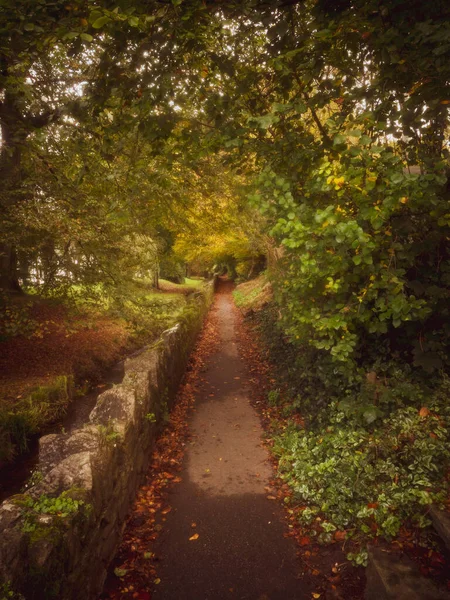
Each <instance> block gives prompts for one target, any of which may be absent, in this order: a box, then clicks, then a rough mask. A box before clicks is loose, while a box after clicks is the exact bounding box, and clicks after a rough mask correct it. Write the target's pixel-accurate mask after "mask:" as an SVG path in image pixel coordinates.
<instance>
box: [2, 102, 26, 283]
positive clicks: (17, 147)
mask: <svg viewBox="0 0 450 600" xmlns="http://www.w3.org/2000/svg"><path fill="white" fill-rule="evenodd" d="M19 106H20V101H19V100H18V98H17V96H16V95H15V94H13V93H10V92H8V91H7V92H5V97H4V100H3V102H2V103H1V111H0V126H1V136H2V141H1V150H0V181H1V187H0V209H1V212H2V214H3V217H4V222H5V223H8V224H9V225H10V227H11V225H12V230H14V208H15V206H16V205H17V204H18V203H19V201H20V185H21V180H22V174H21V159H22V146H23V144H24V143H25V141H26V138H27V133H26V130H25V128H24V124H23V122H22V117H21V113H20V108H19ZM0 233H1V235H2V237H3V239H4V240H6V241H3V242H1V243H0V287H1V288H2V289H3V290H5V291H8V292H17V291H20V285H19V277H18V272H17V254H16V249H15V248H14V244H13V243H12V241H11V238H12V237H13V236H12V235H11V233H12V232H11V231H4V230H3V231H1V230H0ZM8 238H9V240H8Z"/></svg>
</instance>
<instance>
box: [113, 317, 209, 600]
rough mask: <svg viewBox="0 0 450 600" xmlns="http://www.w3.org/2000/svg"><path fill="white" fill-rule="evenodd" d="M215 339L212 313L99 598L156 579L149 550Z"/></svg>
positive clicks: (130, 593) (146, 594) (136, 593)
mask: <svg viewBox="0 0 450 600" xmlns="http://www.w3.org/2000/svg"><path fill="white" fill-rule="evenodd" d="M217 343H218V334H217V326H216V316H215V314H214V311H210V313H209V315H208V318H207V320H206V322H205V325H204V327H203V331H202V333H201V335H200V337H199V340H198V342H197V345H196V348H195V350H194V352H193V353H192V355H191V358H190V361H189V365H188V367H187V373H186V376H185V379H184V382H183V384H182V385H181V387H180V389H179V391H178V394H177V397H176V400H175V403H174V408H173V410H172V411H171V413H170V420H169V423H168V425H167V427H166V429H165V430H164V431H163V433H162V435H161V436H160V438H159V439H158V441H157V443H156V450H155V452H154V453H153V456H152V459H151V463H150V468H149V471H148V474H147V476H146V481H145V483H144V484H143V485H142V486H141V487H140V488H139V491H138V494H137V498H136V500H135V503H134V505H133V508H132V510H131V514H130V516H129V519H128V522H127V526H126V529H125V534H124V537H123V541H122V544H121V546H120V548H119V551H118V553H117V555H116V557H115V559H114V561H113V564H112V565H111V567H110V569H109V574H108V578H107V581H106V585H105V591H104V593H103V595H102V597H103V598H114V599H117V600H118V599H120V600H125V599H128V598H138V599H143V598H150V597H151V589H152V587H153V586H154V585H159V583H160V579H159V577H158V573H157V567H158V561H159V557H158V556H156V554H155V553H154V552H153V548H154V545H153V543H154V542H155V540H156V539H157V538H158V536H159V535H160V533H161V531H162V530H163V528H164V523H165V521H166V515H167V514H168V513H169V512H170V511H171V507H170V505H169V504H168V495H169V490H170V487H171V486H172V485H174V484H176V483H179V482H180V481H181V478H180V476H179V473H180V472H181V468H182V461H183V456H184V451H185V446H186V442H187V441H188V439H189V430H188V425H187V418H188V415H189V411H190V409H191V407H192V406H193V404H194V398H195V392H196V385H197V384H198V383H199V382H200V380H201V376H200V373H201V372H202V370H203V369H204V365H205V358H206V356H208V355H209V354H210V353H212V352H213V351H214V349H215V347H216V345H217ZM191 527H192V528H193V529H195V527H196V524H195V523H191ZM198 538H199V534H198V533H193V535H192V536H191V537H190V538H189V539H190V540H191V541H192V542H195V541H196V540H197V539H198ZM118 569H119V571H118ZM117 572H119V573H123V576H122V577H118V576H117ZM115 573H116V574H115Z"/></svg>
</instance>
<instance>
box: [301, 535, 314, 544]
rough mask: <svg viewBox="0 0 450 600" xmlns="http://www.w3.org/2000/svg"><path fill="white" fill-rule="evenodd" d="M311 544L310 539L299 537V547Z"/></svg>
mask: <svg viewBox="0 0 450 600" xmlns="http://www.w3.org/2000/svg"><path fill="white" fill-rule="evenodd" d="M310 543H311V539H310V538H309V537H308V536H306V535H305V536H304V537H301V538H300V540H299V544H300V546H308V545H309V544H310Z"/></svg>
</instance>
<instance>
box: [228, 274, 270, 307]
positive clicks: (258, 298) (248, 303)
mask: <svg viewBox="0 0 450 600" xmlns="http://www.w3.org/2000/svg"><path fill="white" fill-rule="evenodd" d="M271 294H272V291H271V287H270V284H269V283H268V281H267V277H266V275H265V273H261V275H259V276H258V277H256V278H255V279H251V280H250V281H246V282H245V283H241V284H239V285H238V286H237V288H236V289H235V291H234V292H233V297H234V301H235V302H236V305H237V306H239V308H240V309H241V310H242V311H243V312H248V311H250V310H258V309H259V308H261V306H263V305H264V304H266V303H267V302H268V301H269V300H270V298H271Z"/></svg>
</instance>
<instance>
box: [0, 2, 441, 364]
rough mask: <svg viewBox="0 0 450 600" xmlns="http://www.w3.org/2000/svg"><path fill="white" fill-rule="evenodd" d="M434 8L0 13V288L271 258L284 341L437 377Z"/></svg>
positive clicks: (187, 6) (175, 6)
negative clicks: (404, 359)
mask: <svg viewBox="0 0 450 600" xmlns="http://www.w3.org/2000/svg"><path fill="white" fill-rule="evenodd" d="M449 11H450V9H449V7H448V3H447V2H445V1H443V0H437V1H436V2H434V3H433V4H432V5H429V6H428V5H427V6H426V7H425V6H424V5H423V3H422V2H420V1H419V0H412V1H411V2H408V3H405V2H404V1H403V0H386V1H384V2H381V3H380V2H378V1H377V2H375V1H369V2H366V1H362V0H354V1H350V0H342V1H339V2H334V1H333V2H331V1H329V0H319V1H316V2H313V1H308V0H305V1H301V2H297V1H280V2H278V3H272V2H271V3H267V2H262V1H259V2H258V1H248V2H239V3H238V2H223V3H216V2H203V1H197V0H172V2H158V1H153V2H152V1H142V2H139V1H131V0H130V1H128V0H127V1H123V2H119V3H117V4H116V3H114V4H110V3H108V2H100V3H99V2H96V3H94V2H89V1H80V2H74V3H67V2H60V1H54V0H52V1H50V0H42V1H40V2H38V3H36V2H34V1H33V2H32V1H31V0H21V1H20V2H14V3H13V2H10V1H8V0H4V1H3V2H2V12H1V15H0V19H1V22H0V31H1V40H2V41H1V48H0V64H1V78H0V94H1V96H0V98H1V103H0V122H1V131H2V146H1V157H0V172H1V178H2V187H1V198H0V201H1V205H2V212H3V222H2V246H1V281H2V286H3V288H4V289H7V290H12V289H16V290H17V289H19V286H22V287H24V286H26V285H29V284H30V282H33V285H39V286H41V287H42V286H43V287H44V288H51V287H53V288H57V287H60V288H63V287H64V286H70V285H72V284H73V282H79V283H84V284H87V285H90V284H98V283H103V284H105V285H109V286H111V288H112V289H113V288H114V286H116V285H117V284H118V281H119V280H120V279H121V278H124V277H125V278H127V277H128V278H134V277H137V276H145V275H148V274H150V273H152V272H155V271H158V269H159V268H160V267H161V265H162V266H164V265H171V266H170V268H171V269H172V268H175V267H174V266H173V265H176V264H178V265H182V263H183V262H184V263H185V262H191V263H192V265H193V266H195V268H197V269H201V270H208V269H211V268H213V266H214V264H217V263H220V262H222V263H223V264H226V263H227V261H228V263H230V260H231V262H232V263H233V265H234V267H233V268H235V267H236V265H237V264H238V263H242V264H241V266H238V272H239V273H240V275H242V276H245V275H246V274H248V273H251V271H252V268H251V265H252V263H253V262H254V261H258V260H259V257H260V256H261V255H262V254H265V253H266V254H267V252H268V248H270V247H272V248H274V247H275V248H277V247H278V249H279V251H278V254H279V255H281V259H280V260H278V261H277V263H276V264H275V265H273V268H272V270H271V276H272V279H273V283H274V287H275V296H276V300H277V302H278V303H279V304H280V305H281V306H283V308H284V310H283V311H282V312H283V316H282V325H283V328H284V331H285V333H286V335H288V336H289V337H290V339H292V340H296V339H299V340H303V341H304V340H308V343H310V344H312V346H314V347H315V348H316V349H319V350H323V351H325V352H327V353H330V355H331V356H332V358H333V360H334V361H335V362H336V364H337V365H341V366H342V365H347V364H352V365H353V367H354V365H355V364H356V363H358V361H359V362H361V361H362V360H363V359H364V357H366V356H367V353H368V351H369V349H370V348H371V347H373V344H379V343H381V344H382V345H383V347H386V348H387V351H388V353H392V352H394V353H395V352H396V351H397V350H398V349H399V347H400V346H401V348H402V351H406V352H407V355H408V360H409V362H412V363H414V364H415V365H417V366H421V367H423V368H425V370H427V369H429V370H433V369H434V368H436V369H439V368H441V367H443V366H444V364H445V365H447V360H448V358H447V356H448V353H447V350H448V348H447V345H446V344H447V342H446V341H445V340H446V338H447V334H448V308H447V307H446V306H447V304H448V293H449V292H448V285H449V276H450V274H449V263H448V243H447V242H448V237H449V223H450V221H449V209H448V200H449V188H448V184H447V181H448V179H447V177H448V168H449V165H448V133H449V131H448V108H449V105H450V67H449V64H450V63H449V60H448V58H449V50H450V25H449V22H450V21H449V19H448V17H449ZM230 264H231V263H230ZM245 265H247V267H248V268H247V267H245ZM168 268H169V267H168ZM176 268H177V269H179V268H181V267H180V266H179V267H176ZM230 268H231V267H230ZM405 349H406V350H405ZM353 367H352V368H353ZM337 368H341V367H339V366H338V367H337Z"/></svg>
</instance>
